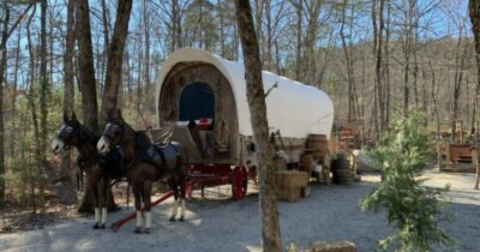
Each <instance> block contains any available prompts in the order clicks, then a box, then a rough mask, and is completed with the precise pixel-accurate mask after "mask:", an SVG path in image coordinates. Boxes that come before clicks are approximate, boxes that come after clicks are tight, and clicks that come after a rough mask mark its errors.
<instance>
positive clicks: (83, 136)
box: [51, 113, 121, 229]
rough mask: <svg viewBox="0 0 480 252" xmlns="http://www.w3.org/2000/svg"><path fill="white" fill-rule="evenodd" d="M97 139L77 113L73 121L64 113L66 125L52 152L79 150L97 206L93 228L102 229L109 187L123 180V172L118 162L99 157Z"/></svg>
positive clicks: (52, 145) (81, 166)
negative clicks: (116, 181) (79, 119)
mask: <svg viewBox="0 0 480 252" xmlns="http://www.w3.org/2000/svg"><path fill="white" fill-rule="evenodd" d="M98 139H100V137H99V136H97V135H95V134H93V133H92V132H91V131H90V130H89V129H87V128H86V127H85V126H83V125H82V124H81V123H80V122H79V121H78V120H77V118H76V116H75V113H72V118H71V119H69V118H68V116H67V114H66V113H64V115H63V124H62V125H61V126H60V129H59V130H58V134H57V136H56V137H55V139H53V141H52V144H51V148H52V151H53V152H54V153H59V152H61V151H64V150H68V149H71V148H72V147H75V148H77V150H78V153H79V156H78V158H77V161H78V165H79V168H80V169H81V170H82V171H84V172H85V174H86V175H87V184H88V187H89V188H88V189H89V190H90V191H91V193H92V195H93V201H94V206H95V225H94V226H93V228H94V229H99V228H100V229H103V228H105V223H106V221H107V204H108V200H109V196H108V195H109V194H108V186H109V185H110V182H111V180H112V179H113V178H117V177H119V176H121V171H120V170H119V169H118V168H117V167H118V163H117V162H116V160H114V159H113V158H111V157H110V158H109V157H108V156H105V157H101V156H99V155H98V154H97V149H96V147H95V146H96V144H97V142H98ZM109 154H110V156H112V155H114V153H113V154H112V153H109Z"/></svg>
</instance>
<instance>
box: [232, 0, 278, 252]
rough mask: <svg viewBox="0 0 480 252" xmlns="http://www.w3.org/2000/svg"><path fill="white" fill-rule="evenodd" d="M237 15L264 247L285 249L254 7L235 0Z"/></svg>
mask: <svg viewBox="0 0 480 252" xmlns="http://www.w3.org/2000/svg"><path fill="white" fill-rule="evenodd" d="M235 7H236V18H237V22H238V26H239V29H240V30H239V31H240V38H241V41H242V50H243V57H244V64H245V80H246V82H247V98H248V105H249V107H250V117H251V121H252V126H253V135H254V138H255V142H256V144H257V145H258V146H259V148H258V153H257V154H256V155H257V158H258V160H259V166H260V167H259V168H260V169H259V185H260V212H261V216H262V238H263V249H264V251H267V252H269V251H272V252H273V251H282V242H281V235H280V226H279V222H278V210H277V197H276V194H275V169H274V166H273V150H272V148H271V146H270V143H269V134H268V121H267V109H266V105H265V91H264V89H263V80H262V71H261V69H262V67H261V63H260V51H259V48H258V41H257V36H256V33H255V28H254V24H253V17H252V10H251V7H250V2H249V1H248V0H235Z"/></svg>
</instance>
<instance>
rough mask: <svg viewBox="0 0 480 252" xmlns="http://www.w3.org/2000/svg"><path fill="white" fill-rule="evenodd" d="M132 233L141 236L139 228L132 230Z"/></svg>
mask: <svg viewBox="0 0 480 252" xmlns="http://www.w3.org/2000/svg"><path fill="white" fill-rule="evenodd" d="M133 233H135V234H141V233H142V228H139V227H137V228H135V230H133Z"/></svg>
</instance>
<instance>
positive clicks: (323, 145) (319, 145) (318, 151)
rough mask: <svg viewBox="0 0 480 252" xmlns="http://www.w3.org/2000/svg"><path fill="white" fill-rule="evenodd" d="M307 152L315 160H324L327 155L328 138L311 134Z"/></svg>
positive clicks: (308, 138)
mask: <svg viewBox="0 0 480 252" xmlns="http://www.w3.org/2000/svg"><path fill="white" fill-rule="evenodd" d="M305 145H306V146H305V150H306V152H307V153H308V154H312V156H313V157H314V158H323V157H325V155H326V153H327V148H328V146H327V136H326V135H322V134H310V135H308V137H307V141H306V144H305Z"/></svg>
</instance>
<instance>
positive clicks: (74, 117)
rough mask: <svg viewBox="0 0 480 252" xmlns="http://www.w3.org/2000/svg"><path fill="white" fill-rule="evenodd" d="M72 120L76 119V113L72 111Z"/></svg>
mask: <svg viewBox="0 0 480 252" xmlns="http://www.w3.org/2000/svg"><path fill="white" fill-rule="evenodd" d="M72 120H74V121H76V120H77V115H76V114H75V112H73V111H72Z"/></svg>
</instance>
